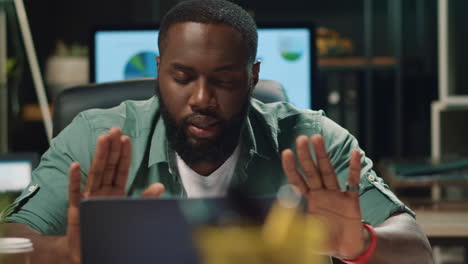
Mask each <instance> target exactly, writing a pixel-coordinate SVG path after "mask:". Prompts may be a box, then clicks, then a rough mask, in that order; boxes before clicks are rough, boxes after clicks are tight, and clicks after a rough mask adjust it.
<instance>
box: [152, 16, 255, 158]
mask: <svg viewBox="0 0 468 264" xmlns="http://www.w3.org/2000/svg"><path fill="white" fill-rule="evenodd" d="M157 62H158V82H159V91H158V95H159V96H160V101H161V110H162V115H163V118H164V120H165V122H166V126H167V134H168V135H167V136H168V139H169V143H170V145H171V147H172V148H174V149H175V151H177V153H178V154H179V155H180V156H181V157H182V159H184V160H185V161H186V162H187V163H188V164H190V163H196V162H200V161H202V162H219V161H224V159H225V158H227V156H228V155H229V154H230V153H231V152H232V150H233V149H234V147H235V146H236V145H237V143H238V137H239V133H240V130H241V126H242V123H243V121H244V119H245V116H246V114H247V111H248V105H249V100H250V93H251V90H252V89H253V87H254V85H255V84H256V83H257V81H258V70H259V65H258V64H254V65H253V66H252V65H249V60H248V56H247V48H246V45H245V43H244V41H243V39H242V37H241V34H240V33H239V32H238V31H236V30H235V29H233V28H232V27H230V26H227V25H222V24H201V23H194V22H187V23H179V24H175V25H172V26H171V28H170V29H169V31H168V32H167V38H166V40H165V44H164V47H163V51H162V57H158V58H157Z"/></svg>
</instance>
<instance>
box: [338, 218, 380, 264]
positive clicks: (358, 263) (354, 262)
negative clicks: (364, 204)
mask: <svg viewBox="0 0 468 264" xmlns="http://www.w3.org/2000/svg"><path fill="white" fill-rule="evenodd" d="M362 224H363V225H364V227H365V228H367V230H369V234H370V238H371V242H370V245H369V247H368V248H367V250H366V251H364V253H362V254H361V255H360V256H359V257H357V258H355V259H341V261H343V262H344V263H347V264H362V263H366V261H368V260H369V259H370V258H371V257H372V255H374V252H375V248H376V247H377V234H376V233H375V230H374V228H373V227H372V226H371V225H369V224H366V223H364V222H363V223H362Z"/></svg>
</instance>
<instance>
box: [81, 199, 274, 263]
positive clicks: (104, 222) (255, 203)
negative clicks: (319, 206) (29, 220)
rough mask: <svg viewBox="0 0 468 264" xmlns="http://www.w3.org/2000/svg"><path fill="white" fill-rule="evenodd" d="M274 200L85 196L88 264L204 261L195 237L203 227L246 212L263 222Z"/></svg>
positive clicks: (83, 214)
mask: <svg viewBox="0 0 468 264" xmlns="http://www.w3.org/2000/svg"><path fill="white" fill-rule="evenodd" d="M272 202H273V198H272V197H263V198H253V199H250V198H242V199H236V200H235V201H234V200H233V199H226V198H219V199H218V198H216V199H187V200H180V199H131V198H122V199H90V200H84V201H82V202H81V204H80V218H81V219H80V221H81V222H80V223H81V230H80V231H81V250H82V255H81V256H82V263H84V264H92V263H99V264H108V263H109V264H110V263H112V264H120V263H122V264H123V263H139V264H146V263H152V264H154V263H194V264H195V263H200V261H199V255H198V253H197V250H196V249H195V245H194V242H193V239H192V233H193V231H194V230H195V228H196V227H197V226H200V225H201V224H217V223H222V222H225V221H226V219H229V220H233V219H234V218H236V217H239V216H240V215H243V216H244V217H243V219H245V217H248V218H250V219H251V220H252V221H254V222H256V221H258V222H262V221H264V219H265V217H266V215H267V213H268V211H269V209H270V206H271V204H272Z"/></svg>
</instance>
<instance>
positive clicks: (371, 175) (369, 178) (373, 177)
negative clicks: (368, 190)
mask: <svg viewBox="0 0 468 264" xmlns="http://www.w3.org/2000/svg"><path fill="white" fill-rule="evenodd" d="M367 179H368V180H369V181H371V182H373V181H375V176H374V174H369V176H367Z"/></svg>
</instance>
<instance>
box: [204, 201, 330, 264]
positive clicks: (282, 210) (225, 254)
mask: <svg viewBox="0 0 468 264" xmlns="http://www.w3.org/2000/svg"><path fill="white" fill-rule="evenodd" d="M323 228H324V226H323V224H322V223H320V222H319V221H318V220H317V219H314V218H313V217H312V216H310V215H307V214H306V213H304V212H302V211H301V210H300V209H299V208H298V206H296V207H286V206H284V203H281V202H278V201H276V202H275V203H274V204H273V206H272V207H271V209H270V212H269V213H268V216H267V218H266V220H265V223H264V225H263V226H259V225H252V224H250V225H249V224H247V225H244V226H239V225H228V226H202V227H200V228H199V229H198V230H196V232H195V241H196V244H197V246H198V248H199V250H200V253H201V254H200V255H201V260H202V261H201V263H203V264H215V263H216V264H231V263H249V264H257V263H258V264H260V263H278V264H279V263H298V264H301V263H304V264H305V263H315V264H324V263H326V261H327V258H326V257H325V256H320V255H317V254H316V253H315V252H317V251H318V250H319V249H320V246H321V245H322V244H323V243H324V241H325V239H324V229H323Z"/></svg>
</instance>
